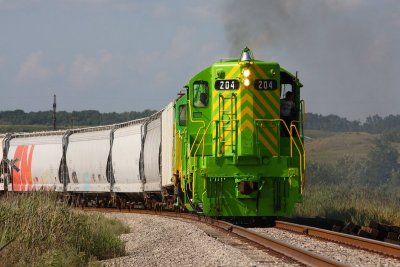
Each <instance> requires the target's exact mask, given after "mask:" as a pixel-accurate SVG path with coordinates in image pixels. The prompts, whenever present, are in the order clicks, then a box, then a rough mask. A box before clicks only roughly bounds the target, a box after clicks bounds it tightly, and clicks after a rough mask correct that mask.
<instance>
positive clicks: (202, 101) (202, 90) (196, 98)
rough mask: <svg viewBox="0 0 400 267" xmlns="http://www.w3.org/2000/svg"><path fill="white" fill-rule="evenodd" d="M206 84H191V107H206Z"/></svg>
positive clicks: (207, 93) (204, 82)
mask: <svg viewBox="0 0 400 267" xmlns="http://www.w3.org/2000/svg"><path fill="white" fill-rule="evenodd" d="M208 95H209V92H208V83H207V82H206V81H195V82H194V83H193V106H194V107H196V108H205V107H207V106H208Z"/></svg>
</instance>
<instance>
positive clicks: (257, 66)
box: [254, 65, 280, 109]
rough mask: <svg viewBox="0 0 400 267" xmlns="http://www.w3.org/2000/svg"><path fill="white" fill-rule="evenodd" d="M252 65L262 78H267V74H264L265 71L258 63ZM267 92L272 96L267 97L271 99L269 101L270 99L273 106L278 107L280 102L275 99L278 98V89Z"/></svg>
mask: <svg viewBox="0 0 400 267" xmlns="http://www.w3.org/2000/svg"><path fill="white" fill-rule="evenodd" d="M254 67H255V69H256V71H257V73H258V74H259V76H260V77H261V78H262V79H267V78H268V75H267V74H265V72H264V71H263V69H262V68H261V67H260V66H259V65H254ZM266 93H267V92H266ZM268 93H270V94H271V95H272V96H273V97H269V99H271V101H272V104H273V105H274V106H275V108H277V109H279V108H280V103H279V102H278V101H277V99H279V98H280V94H279V90H273V91H268Z"/></svg>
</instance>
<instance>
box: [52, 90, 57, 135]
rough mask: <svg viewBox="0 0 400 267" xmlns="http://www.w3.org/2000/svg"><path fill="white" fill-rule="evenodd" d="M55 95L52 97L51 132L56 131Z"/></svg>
mask: <svg viewBox="0 0 400 267" xmlns="http://www.w3.org/2000/svg"><path fill="white" fill-rule="evenodd" d="M56 106H57V104H56V95H54V101H53V130H54V131H55V130H56Z"/></svg>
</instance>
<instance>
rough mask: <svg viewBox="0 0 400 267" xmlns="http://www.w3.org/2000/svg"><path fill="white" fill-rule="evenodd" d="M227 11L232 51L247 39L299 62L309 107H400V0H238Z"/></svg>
mask: <svg viewBox="0 0 400 267" xmlns="http://www.w3.org/2000/svg"><path fill="white" fill-rule="evenodd" d="M224 11H225V13H224V26H225V32H226V38H227V41H228V46H229V49H230V53H231V56H237V54H238V52H237V51H240V50H241V49H242V48H243V47H244V46H249V47H250V48H252V49H253V50H254V54H255V56H256V58H257V57H258V58H260V57H262V58H260V59H264V60H270V59H271V60H277V61H279V62H280V63H282V64H285V65H284V67H286V68H289V70H291V71H295V70H298V71H299V72H300V75H301V76H300V77H302V78H303V83H304V84H305V88H304V98H305V100H306V101H307V102H308V107H309V111H311V112H318V113H322V114H330V113H333V114H338V115H341V116H345V117H348V118H351V119H365V117H366V116H368V115H372V114H381V115H387V114H400V105H398V103H399V102H400V86H399V82H398V77H397V76H399V75H400V63H399V61H400V52H399V48H400V34H399V29H400V15H399V14H400V1H396V0H387V1H368V0H366V1H361V0H326V1H322V0H320V1H308V0H279V1H276V0H255V1H239V0H235V1H226V2H225V4H224ZM257 55H258V56H257Z"/></svg>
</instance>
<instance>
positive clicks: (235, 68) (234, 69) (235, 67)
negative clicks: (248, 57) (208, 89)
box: [225, 64, 240, 79]
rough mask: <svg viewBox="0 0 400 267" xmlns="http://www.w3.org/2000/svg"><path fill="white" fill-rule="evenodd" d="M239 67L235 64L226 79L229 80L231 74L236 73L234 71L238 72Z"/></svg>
mask: <svg viewBox="0 0 400 267" xmlns="http://www.w3.org/2000/svg"><path fill="white" fill-rule="evenodd" d="M239 67H240V65H239V64H237V65H236V66H234V67H233V68H232V69H231V71H230V72H229V73H228V74H227V75H226V76H225V78H226V79H230V78H232V76H233V74H235V73H236V71H237V70H238V68H239Z"/></svg>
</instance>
